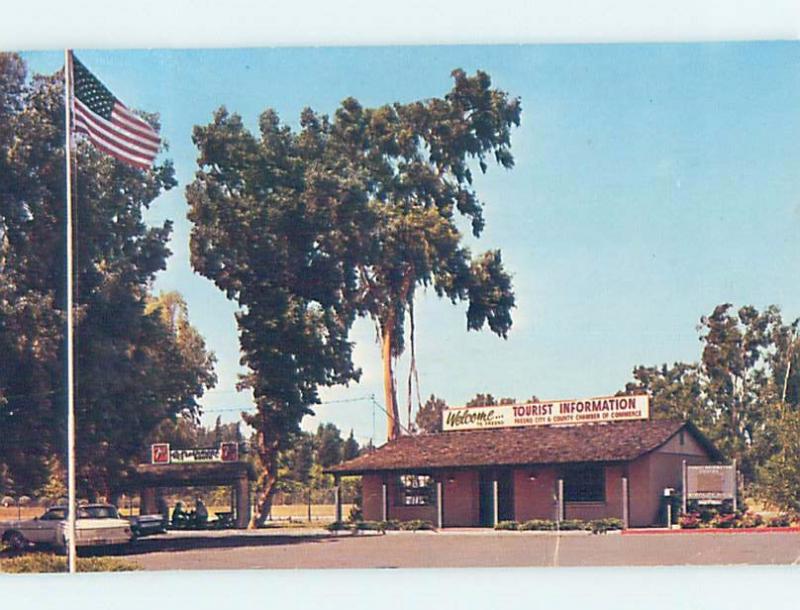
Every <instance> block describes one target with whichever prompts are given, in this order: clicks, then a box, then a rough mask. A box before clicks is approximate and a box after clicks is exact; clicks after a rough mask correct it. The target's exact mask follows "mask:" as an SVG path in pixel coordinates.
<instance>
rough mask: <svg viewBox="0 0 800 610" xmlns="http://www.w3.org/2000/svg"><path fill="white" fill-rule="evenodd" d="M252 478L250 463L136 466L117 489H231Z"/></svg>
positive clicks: (252, 470) (253, 474) (253, 478)
mask: <svg viewBox="0 0 800 610" xmlns="http://www.w3.org/2000/svg"><path fill="white" fill-rule="evenodd" d="M242 477H247V478H248V479H249V480H251V481H253V480H255V478H256V473H255V469H254V468H253V465H252V464H251V463H250V462H245V461H239V462H209V463H203V462H200V463H188V464H139V465H138V466H137V467H136V469H135V470H133V471H132V472H130V473H128V477H127V478H125V479H124V480H123V482H121V483H120V485H119V487H120V489H134V488H136V487H183V486H185V485H191V486H194V485H197V486H201V485H232V484H233V483H235V482H236V481H237V480H238V479H240V478H242Z"/></svg>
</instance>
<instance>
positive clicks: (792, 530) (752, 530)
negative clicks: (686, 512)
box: [622, 526, 800, 536]
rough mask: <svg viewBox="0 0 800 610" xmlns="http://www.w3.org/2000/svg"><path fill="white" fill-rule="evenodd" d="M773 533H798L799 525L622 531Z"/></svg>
mask: <svg viewBox="0 0 800 610" xmlns="http://www.w3.org/2000/svg"><path fill="white" fill-rule="evenodd" d="M773 533H783V534H787V533H800V526H792V527H739V528H734V527H704V528H694V529H674V530H673V529H666V528H663V529H629V530H625V531H623V532H622V535H623V536H648V535H651V536H652V535H658V534H665V535H672V534H773Z"/></svg>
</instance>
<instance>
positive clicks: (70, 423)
mask: <svg viewBox="0 0 800 610" xmlns="http://www.w3.org/2000/svg"><path fill="white" fill-rule="evenodd" d="M70 55H71V52H70V49H65V50H64V118H65V120H66V123H65V127H66V128H65V130H64V131H65V133H66V137H65V148H66V162H67V168H66V169H67V210H66V212H67V213H66V239H67V248H66V250H67V262H66V265H67V496H68V511H67V537H68V544H67V555H68V563H69V571H70V573H74V572H75V571H76V557H75V518H76V510H77V505H76V501H75V465H76V464H75V362H74V357H75V354H74V342H75V341H74V329H73V316H72V314H73V306H72V62H71V57H70Z"/></svg>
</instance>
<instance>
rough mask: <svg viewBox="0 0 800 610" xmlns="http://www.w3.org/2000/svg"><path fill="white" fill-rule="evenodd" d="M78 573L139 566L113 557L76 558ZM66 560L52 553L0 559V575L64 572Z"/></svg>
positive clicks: (115, 570) (118, 569)
mask: <svg viewBox="0 0 800 610" xmlns="http://www.w3.org/2000/svg"><path fill="white" fill-rule="evenodd" d="M77 569H78V572H130V571H134V570H138V569H139V566H138V565H136V564H134V563H131V562H129V561H123V560H121V559H116V558H113V557H78V561H77ZM66 571H67V558H66V557H59V556H57V555H53V554H52V553H30V554H27V555H21V556H19V557H10V558H7V559H0V573H6V574H26V573H45V572H66Z"/></svg>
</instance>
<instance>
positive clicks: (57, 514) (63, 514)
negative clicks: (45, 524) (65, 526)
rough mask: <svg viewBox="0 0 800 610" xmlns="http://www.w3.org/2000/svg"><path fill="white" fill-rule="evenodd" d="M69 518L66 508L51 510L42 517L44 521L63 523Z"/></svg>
mask: <svg viewBox="0 0 800 610" xmlns="http://www.w3.org/2000/svg"><path fill="white" fill-rule="evenodd" d="M66 518H67V509H66V508H51V509H50V510H48V511H47V512H46V513H45V514H43V515H42V519H44V520H45V521H62V520H63V519H66Z"/></svg>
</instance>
